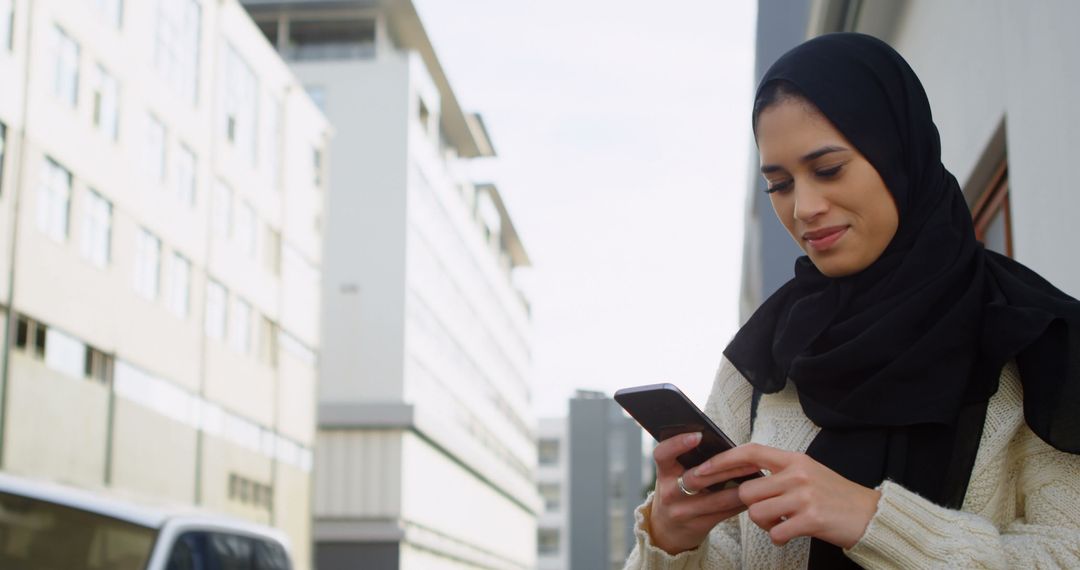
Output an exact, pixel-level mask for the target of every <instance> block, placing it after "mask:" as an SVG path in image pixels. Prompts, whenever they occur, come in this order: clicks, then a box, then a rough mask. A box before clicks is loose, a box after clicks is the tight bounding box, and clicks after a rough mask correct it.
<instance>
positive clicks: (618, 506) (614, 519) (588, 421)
mask: <svg viewBox="0 0 1080 570" xmlns="http://www.w3.org/2000/svg"><path fill="white" fill-rule="evenodd" d="M642 434H643V432H642V429H641V428H640V427H639V426H638V424H637V422H635V421H634V420H633V419H631V418H630V417H629V416H627V415H626V413H625V412H623V410H622V408H621V407H620V406H619V405H618V404H616V403H615V401H614V400H612V399H611V398H609V397H607V396H605V395H604V394H602V393H600V392H591V391H585V390H579V391H578V393H577V395H576V396H575V397H574V398H573V399H571V400H570V415H569V417H567V418H543V419H541V421H540V441H539V458H540V460H539V463H540V465H539V471H538V475H537V487H538V489H539V491H540V496H541V497H543V499H544V513H543V514H542V515H541V517H540V525H539V526H540V528H539V531H538V539H537V547H538V552H539V559H538V565H537V567H538V568H540V570H567V569H573V570H584V569H589V568H612V569H618V568H622V567H623V564H624V563H625V562H626V556H627V555H628V554H630V550H631V549H632V548H633V547H634V532H633V531H634V509H636V508H637V507H638V505H640V504H641V503H642V502H643V501H644V500H645V495H646V494H647V492H648V490H650V489H651V485H652V481H653V464H652V462H651V460H649V459H648V458H646V457H645V456H644V454H643V452H644V450H643V448H642Z"/></svg>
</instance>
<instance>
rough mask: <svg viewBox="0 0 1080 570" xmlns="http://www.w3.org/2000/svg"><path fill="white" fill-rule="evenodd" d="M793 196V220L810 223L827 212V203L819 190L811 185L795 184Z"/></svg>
mask: <svg viewBox="0 0 1080 570" xmlns="http://www.w3.org/2000/svg"><path fill="white" fill-rule="evenodd" d="M792 192H793V193H794V196H795V219H796V220H799V221H801V222H805V223H809V222H812V221H813V220H814V219H815V218H817V217H818V216H820V215H822V214H824V213H825V212H827V211H828V210H829V201H828V200H827V199H826V198H825V196H824V195H823V194H822V192H821V189H820V188H818V187H817V186H816V185H814V184H812V183H805V182H804V183H803V184H796V185H795V187H794V188H793V189H792Z"/></svg>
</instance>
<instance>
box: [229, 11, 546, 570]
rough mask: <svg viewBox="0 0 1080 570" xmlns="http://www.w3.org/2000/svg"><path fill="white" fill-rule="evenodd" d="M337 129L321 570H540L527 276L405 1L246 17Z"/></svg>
mask: <svg viewBox="0 0 1080 570" xmlns="http://www.w3.org/2000/svg"><path fill="white" fill-rule="evenodd" d="M245 5H246V6H247V8H248V10H249V12H250V13H251V15H252V16H253V18H254V19H255V21H256V22H257V23H258V25H259V26H260V28H262V29H263V31H264V33H265V34H266V35H267V37H268V38H269V39H270V40H271V42H272V43H274V44H275V45H276V46H277V48H278V51H279V52H280V53H281V54H282V55H283V56H284V57H285V58H286V60H288V61H289V63H290V65H291V67H292V69H293V71H294V72H295V73H296V74H297V76H298V77H300V79H301V81H302V82H303V83H304V85H305V86H306V88H307V89H308V91H309V92H310V93H312V95H313V97H314V98H315V99H316V100H318V101H320V102H321V104H322V105H323V108H324V109H325V111H326V114H327V116H328V117H329V118H330V120H331V123H332V124H333V125H334V128H335V133H336V134H335V138H334V142H333V143H332V145H331V147H330V149H329V158H330V160H329V163H330V171H331V180H332V183H331V186H330V194H329V197H328V204H329V205H328V215H327V219H326V232H327V233H326V238H327V239H326V249H325V254H324V259H325V265H324V276H325V280H324V288H323V298H324V311H323V315H324V318H323V334H322V338H323V341H324V342H323V348H324V350H323V359H322V361H321V364H322V368H321V377H320V381H319V424H320V428H319V436H318V446H317V454H316V467H315V472H316V485H315V487H316V488H315V548H316V556H317V562H318V565H319V567H320V568H323V569H333V568H354V567H356V564H357V561H360V560H363V561H364V564H365V567H366V568H401V569H421V568H422V569H425V570H427V569H438V568H481V567H482V568H532V567H534V566H535V564H536V517H537V513H538V511H539V510H540V498H539V496H538V495H537V492H536V487H535V484H534V480H533V476H534V473H535V469H536V427H535V423H534V422H533V421H532V420H531V419H530V417H529V413H530V412H529V401H530V395H529V390H530V388H529V384H528V371H529V366H530V358H531V357H530V340H529V334H530V317H529V307H528V304H527V303H526V301H525V299H524V298H523V296H522V295H521V294H520V293H519V292H518V290H517V289H516V288H515V287H514V285H513V283H512V279H511V276H512V272H513V270H514V269H515V268H517V267H521V266H523V265H527V264H528V263H529V260H528V256H527V255H526V253H525V250H524V248H523V247H522V244H521V241H520V240H519V238H518V236H517V233H516V231H515V230H514V226H513V223H512V222H511V218H510V216H509V215H508V213H507V210H506V208H505V207H504V204H503V202H502V200H501V198H500V195H499V192H498V190H497V189H496V188H495V187H494V186H492V185H477V184H473V183H472V182H471V181H470V180H468V178H467V177H466V176H465V174H464V170H465V166H466V163H467V161H469V160H471V159H475V158H481V157H491V156H493V155H494V151H493V149H492V145H491V142H490V141H489V140H488V137H487V134H486V133H485V131H484V128H483V123H482V122H481V121H480V118H479V117H478V116H476V115H472V114H468V113H465V112H464V111H462V109H461V107H460V105H459V104H458V102H457V99H456V98H455V95H454V91H453V90H452V89H451V88H450V84H449V82H448V80H447V78H446V75H445V74H444V72H443V69H442V67H441V66H440V64H439V61H438V58H437V57H436V55H435V51H434V49H433V48H432V46H431V43H430V42H429V40H428V38H427V35H426V33H425V31H424V27H423V25H422V23H421V21H420V18H419V17H418V15H417V13H416V11H415V9H414V7H413V5H412V3H411V2H410V1H408V0H385V1H374V0H367V1H364V0H351V1H333V0H331V1H327V0H319V1H314V0H311V1H304V0H292V1H283V0H248V1H246V2H245Z"/></svg>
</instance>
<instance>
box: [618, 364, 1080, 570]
mask: <svg viewBox="0 0 1080 570" xmlns="http://www.w3.org/2000/svg"><path fill="white" fill-rule="evenodd" d="M751 393H752V392H751V388H750V384H749V383H747V382H746V381H745V380H744V379H743V378H742V376H741V375H740V374H739V372H738V371H737V370H736V369H735V368H734V366H732V365H731V364H730V363H728V362H727V361H726V360H725V361H724V362H723V363H722V364H721V366H720V370H719V372H717V375H716V381H715V383H714V384H713V390H712V393H711V394H710V395H709V401H708V405H707V406H706V410H705V411H706V413H708V415H709V416H710V417H711V418H712V419H713V421H715V422H716V424H717V425H718V426H720V429H722V430H724V432H725V433H727V434H728V435H729V436H731V438H732V439H733V440H734V441H735V442H737V443H743V442H746V441H747V440H752V441H754V442H756V443H761V444H764V445H769V446H772V447H777V448H780V449H786V450H792V451H795V450H797V451H805V450H806V448H807V446H809V444H810V441H811V440H813V439H814V436H815V435H817V433H818V431H819V429H820V428H818V427H817V426H815V425H814V424H813V423H812V422H811V421H810V420H809V419H807V417H806V416H805V415H804V414H803V411H802V407H801V406H800V405H799V398H798V394H797V392H796V391H795V388H794V387H793V386H792V385H791V384H790V383H789V384H788V386H787V388H785V389H784V390H783V391H781V392H779V393H777V394H767V395H764V396H763V397H762V398H761V401H760V402H759V403H758V416H757V419H756V420H755V422H754V433H753V435H752V436H751V434H750V396H751ZM1022 396H1023V394H1022V387H1021V385H1020V381H1019V375H1018V372H1017V369H1016V366H1015V365H1014V364H1009V365H1008V366H1007V367H1006V368H1005V370H1004V371H1002V374H1001V387H1000V388H999V390H998V392H997V394H995V395H994V396H993V398H991V400H990V404H989V408H988V409H987V414H986V427H985V429H984V430H983V435H982V441H981V442H980V444H979V451H978V455H977V457H976V459H975V468H974V470H973V471H972V476H971V481H970V483H969V485H968V491H967V495H966V497H965V499H964V505H963V509H962V510H959V511H956V510H950V509H945V508H942V507H940V506H937V505H935V504H934V503H931V502H930V501H928V500H926V499H923V498H922V497H920V496H918V495H916V494H915V493H913V492H911V491H908V490H906V489H904V488H903V487H901V486H900V485H898V484H896V483H893V482H890V481H886V482H885V483H883V484H882V485H881V486H879V487H878V489H879V490H880V491H881V500H880V502H879V503H878V509H877V513H876V514H875V515H874V517H873V519H871V521H870V525H869V526H868V527H867V529H866V533H865V534H864V535H863V537H862V538H861V539H860V540H859V542H858V543H857V544H856V545H855V546H854V547H852V548H851V549H850V550H847V551H845V553H846V554H847V556H848V557H850V558H851V559H852V560H854V561H855V562H857V563H859V564H860V565H861V566H863V567H866V568H1080V456H1077V455H1071V454H1066V453H1062V452H1059V451H1057V450H1055V449H1053V448H1052V447H1050V446H1049V445H1047V444H1046V443H1045V442H1043V441H1042V440H1041V439H1039V438H1038V436H1036V435H1035V434H1034V433H1032V431H1031V430H1030V429H1029V428H1028V427H1027V424H1026V423H1025V422H1024V412H1023V400H1022ZM1077 413H1080V410H1077ZM651 505H652V495H651V494H650V495H649V497H648V499H646V501H645V504H643V505H642V506H640V507H638V509H637V512H636V517H637V524H636V526H635V529H634V530H635V535H636V536H637V544H636V546H635V547H634V550H633V552H632V553H631V554H630V558H629V560H628V561H627V563H626V569H627V570H683V569H687V570H689V569H701V570H718V569H723V568H804V567H805V566H806V563H807V558H808V556H809V552H810V539H808V538H798V539H795V540H793V541H791V542H789V543H788V544H787V545H785V546H783V547H777V546H774V545H773V544H772V542H770V540H769V536H768V534H766V533H765V531H763V530H761V529H760V528H758V527H757V526H755V525H754V524H753V523H752V522H750V519H749V518H748V517H747V515H746V513H743V514H741V515H739V516H738V517H734V518H731V519H728V520H727V521H725V522H723V523H720V524H719V525H717V526H716V527H715V528H713V530H712V532H711V533H710V534H709V536H708V538H707V539H706V541H705V542H704V543H703V544H702V545H701V546H699V547H698V548H696V549H694V550H691V551H688V552H683V553H681V554H679V555H678V556H670V555H668V554H667V553H665V552H664V551H662V550H660V549H658V548H656V547H655V546H653V545H652V543H651V541H650V538H649V534H648V532H649V531H648V511H649V508H650V506H651Z"/></svg>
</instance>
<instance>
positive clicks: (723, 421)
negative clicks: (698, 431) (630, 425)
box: [624, 359, 752, 570]
mask: <svg viewBox="0 0 1080 570" xmlns="http://www.w3.org/2000/svg"><path fill="white" fill-rule="evenodd" d="M751 393H752V390H751V388H750V385H749V384H748V383H747V382H746V381H745V380H743V378H742V376H741V375H739V372H738V371H737V370H736V369H735V367H734V366H732V365H731V363H729V362H728V361H727V359H724V360H723V361H722V362H721V363H720V369H719V370H718V371H717V373H716V379H715V380H714V381H713V387H712V391H711V392H710V394H709V400H708V402H707V403H706V405H705V413H706V414H708V416H709V417H710V418H712V420H713V421H714V422H715V423H716V425H717V426H719V427H720V429H721V430H723V431H724V433H726V434H727V435H728V437H730V438H731V439H732V440H733V441H734V442H735V443H745V442H747V441H749V440H750V397H751ZM652 502H653V493H649V496H648V498H646V499H645V503H644V504H643V505H641V506H640V507H638V508H637V510H635V512H634V519H635V524H634V537H635V539H636V541H635V544H634V549H633V551H632V552H631V553H630V556H629V558H627V560H626V566H625V567H624V570H723V569H727V568H739V567H741V566H742V563H741V559H742V555H741V547H740V544H739V536H740V529H739V517H732V518H730V519H728V520H726V521H724V522H722V523H720V524H718V525H716V526H715V527H714V528H713V529H712V531H711V532H710V533H709V535H708V537H707V538H706V539H705V541H704V542H703V543H702V544H701V545H700V546H698V547H697V548H695V549H693V550H689V551H686V552H681V553H679V554H678V555H675V556H672V555H670V554H668V553H667V552H664V551H663V550H661V549H659V548H657V547H656V546H655V545H654V544H653V543H652V537H651V536H650V534H649V511H650V509H651V508H652Z"/></svg>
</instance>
